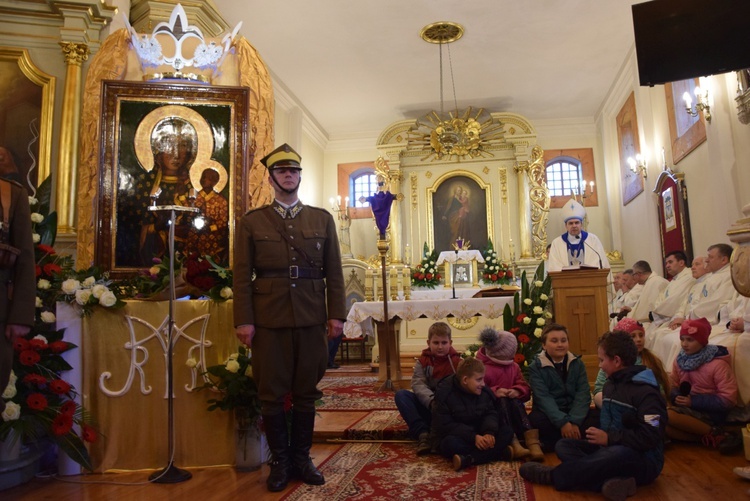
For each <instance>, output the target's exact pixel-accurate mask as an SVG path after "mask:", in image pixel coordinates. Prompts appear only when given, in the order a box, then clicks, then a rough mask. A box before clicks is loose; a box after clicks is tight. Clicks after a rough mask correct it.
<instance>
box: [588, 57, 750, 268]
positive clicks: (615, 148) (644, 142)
mask: <svg viewBox="0 0 750 501" xmlns="http://www.w3.org/2000/svg"><path fill="white" fill-rule="evenodd" d="M709 81H710V82H711V83H712V88H713V96H714V97H713V100H714V104H713V105H712V108H711V113H712V115H713V118H712V121H711V123H710V124H706V136H707V140H706V142H704V143H703V144H701V145H699V146H698V147H697V148H696V149H695V150H693V151H692V152H691V153H690V154H688V155H687V156H686V157H685V158H683V159H682V160H681V161H680V162H679V163H678V164H677V165H674V164H673V163H672V160H671V159H672V152H671V139H670V134H669V122H668V115H667V106H666V97H665V92H664V86H663V85H658V86H655V87H651V88H649V87H641V86H640V85H639V82H638V71H637V61H636V58H635V53H634V51H631V52H630V54H629V56H628V58H627V59H626V61H625V62H624V65H623V67H622V69H621V71H620V73H619V75H618V77H617V79H616V80H615V82H613V84H612V87H611V89H610V92H609V94H608V95H607V98H606V99H605V102H604V103H603V104H602V109H601V111H600V113H599V114H598V116H597V120H596V121H597V127H598V129H599V133H600V137H601V141H602V150H603V156H604V162H605V166H604V167H605V171H606V173H607V195H608V196H609V200H610V212H611V214H612V226H613V230H612V231H613V240H614V244H615V247H617V246H618V245H619V246H621V248H622V252H623V254H624V259H625V263H626V265H631V264H632V263H634V262H635V261H637V260H639V259H645V260H647V261H649V262H650V263H651V265H652V266H653V267H654V268H655V269H657V270H658V269H660V268H661V267H660V266H659V263H660V261H661V246H660V241H659V226H658V213H657V206H656V201H657V199H656V196H657V195H656V194H654V193H652V190H653V188H654V183H655V181H656V178H657V176H658V174H659V172H660V171H661V165H662V160H661V149H662V147H664V149H665V155H666V162H667V165H668V166H669V167H670V168H671V169H672V170H674V171H676V172H682V173H684V174H685V184H686V186H687V190H688V195H689V198H688V205H689V215H690V226H691V231H692V236H693V239H692V240H693V249H694V252H695V254H696V255H700V254H705V251H706V248H707V247H708V246H709V245H711V244H714V243H720V242H724V243H729V239H728V238H727V236H726V231H727V229H728V228H729V227H730V226H731V225H732V224H733V223H734V222H735V221H736V220H737V219H739V218H740V217H741V208H742V206H743V205H746V204H747V203H748V202H750V190H748V189H747V187H748V186H750V172H749V171H750V126H747V125H742V124H740V122H739V120H738V119H737V115H736V111H735V107H734V89H736V79H735V77H734V73H730V74H726V75H718V76H714V77H709ZM631 92H635V101H636V113H637V116H638V129H639V134H640V143H641V148H642V149H643V148H647V149H648V151H649V152H650V157H649V166H648V170H649V177H648V179H647V180H646V183H645V190H644V192H643V193H641V194H639V195H638V196H637V197H636V198H635V199H634V200H632V201H631V202H630V203H629V204H628V205H626V206H623V205H622V197H621V194H620V183H619V169H620V165H619V162H620V160H619V145H618V143H617V129H616V124H615V117H616V116H617V113H618V112H619V110H620V109H621V107H622V105H623V103H624V102H625V100H626V99H627V97H628V96H629V95H630V93H631Z"/></svg>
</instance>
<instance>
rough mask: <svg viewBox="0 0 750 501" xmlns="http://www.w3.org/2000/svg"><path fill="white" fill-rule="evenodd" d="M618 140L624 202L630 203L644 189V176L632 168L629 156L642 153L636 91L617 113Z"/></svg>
mask: <svg viewBox="0 0 750 501" xmlns="http://www.w3.org/2000/svg"><path fill="white" fill-rule="evenodd" d="M617 140H618V144H619V145H620V180H621V185H622V204H623V205H628V204H629V203H630V202H631V200H633V199H634V198H635V197H637V196H638V195H639V194H640V193H641V192H642V191H643V178H642V177H641V176H640V174H638V173H635V172H633V171H632V170H630V165H629V164H628V158H630V157H633V158H635V156H636V155H637V154H638V153H641V143H640V136H639V135H638V117H637V115H636V113H635V93H634V92H631V93H630V96H628V99H627V100H626V101H625V104H623V105H622V108H621V109H620V112H619V113H618V114H617Z"/></svg>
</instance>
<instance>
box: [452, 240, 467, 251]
mask: <svg viewBox="0 0 750 501" xmlns="http://www.w3.org/2000/svg"><path fill="white" fill-rule="evenodd" d="M469 247H471V242H469V241H468V240H464V239H463V238H461V237H458V238H457V239H456V242H455V243H454V244H453V250H456V251H462V250H469Z"/></svg>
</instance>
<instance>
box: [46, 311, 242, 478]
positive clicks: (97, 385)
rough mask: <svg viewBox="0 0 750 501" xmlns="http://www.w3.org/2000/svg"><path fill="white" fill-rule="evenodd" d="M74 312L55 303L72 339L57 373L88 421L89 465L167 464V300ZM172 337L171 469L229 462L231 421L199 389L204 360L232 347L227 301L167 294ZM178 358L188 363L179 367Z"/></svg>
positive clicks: (212, 360) (217, 359)
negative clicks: (91, 431) (93, 437)
mask: <svg viewBox="0 0 750 501" xmlns="http://www.w3.org/2000/svg"><path fill="white" fill-rule="evenodd" d="M126 303H127V304H126V306H125V307H123V308H121V309H117V310H111V309H105V308H98V309H97V310H96V311H95V312H94V313H93V314H92V315H91V316H89V317H84V318H81V317H80V316H79V315H78V312H77V311H76V310H74V309H73V308H72V307H71V306H70V305H68V304H67V303H58V304H57V327H58V328H64V329H65V340H66V341H69V342H72V343H74V344H76V345H78V349H76V350H70V351H69V352H67V353H66V354H65V355H68V354H70V356H71V357H75V359H70V358H68V359H67V360H68V362H69V363H70V365H72V366H73V370H72V371H68V372H66V373H64V377H65V379H66V380H68V381H70V382H72V383H73V384H74V385H75V387H76V388H77V389H78V390H79V392H80V394H81V396H82V403H83V405H84V406H85V407H86V409H87V410H88V411H89V412H90V413H91V415H92V417H93V418H94V419H95V427H96V428H97V430H99V432H100V437H99V440H98V441H97V442H95V443H93V444H91V446H90V449H89V450H90V453H91V459H92V463H93V464H94V468H95V470H96V471H107V470H113V469H114V470H137V469H144V468H162V467H164V466H166V465H167V462H168V460H169V458H168V441H167V439H168V435H167V398H166V397H167V390H166V388H167V383H166V374H167V364H166V360H167V356H166V342H167V341H166V332H167V326H168V323H167V319H168V312H169V302H168V301H127V302H126ZM174 319H175V330H174V334H173V346H174V349H173V353H174V357H173V374H174V385H173V395H174V423H175V458H174V461H175V464H176V465H177V466H179V467H194V466H212V465H231V464H233V463H234V444H235V440H234V424H233V423H234V418H233V415H232V413H231V412H225V411H221V410H217V411H213V412H209V411H208V410H207V408H208V404H207V403H206V401H207V400H208V399H210V398H215V396H216V395H215V394H212V393H211V392H210V391H208V390H203V391H196V388H197V387H199V386H201V385H202V384H203V383H202V379H201V376H200V373H201V372H203V371H204V370H205V369H204V368H205V367H208V366H211V365H216V364H219V363H223V362H224V361H225V360H226V359H227V358H228V357H229V355H230V354H231V353H233V352H236V351H237V347H238V341H237V338H236V337H235V335H234V321H233V316H232V301H231V300H230V301H227V302H225V303H216V302H213V301H207V300H192V301H175V303H174ZM188 360H192V361H194V362H195V363H196V364H197V365H193V364H192V362H191V363H190V364H189V365H188Z"/></svg>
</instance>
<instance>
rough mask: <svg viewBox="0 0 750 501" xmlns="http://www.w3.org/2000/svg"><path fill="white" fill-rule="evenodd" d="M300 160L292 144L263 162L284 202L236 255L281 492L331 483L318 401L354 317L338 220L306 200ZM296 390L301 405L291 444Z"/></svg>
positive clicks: (244, 229)
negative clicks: (334, 344)
mask: <svg viewBox="0 0 750 501" xmlns="http://www.w3.org/2000/svg"><path fill="white" fill-rule="evenodd" d="M300 161H301V158H300V156H299V155H298V154H297V153H296V152H295V151H294V150H293V149H292V148H291V147H290V146H289V145H287V144H284V145H282V146H280V147H279V148H277V149H275V150H274V151H272V152H271V153H269V154H268V155H267V156H266V157H264V158H263V159H262V160H261V162H262V163H263V165H265V166H266V167H267V168H268V172H269V175H268V180H269V183H271V185H272V186H273V189H274V192H275V200H274V202H273V203H272V204H270V205H267V206H265V207H261V208H259V209H255V210H251V211H249V212H248V213H247V214H245V215H244V216H243V218H242V219H241V220H240V223H239V225H238V227H237V237H236V242H235V253H234V255H235V266H234V324H235V326H236V334H237V338H238V339H239V340H240V342H242V343H244V344H246V345H248V346H250V347H251V348H252V354H253V357H252V363H253V376H254V377H255V378H256V381H257V383H258V393H259V397H260V400H261V413H262V415H263V422H264V425H265V429H266V437H267V439H268V445H269V448H270V450H271V455H272V456H273V458H272V461H271V462H270V463H269V464H270V465H271V473H270V475H269V477H268V479H267V481H266V485H267V487H268V490H269V491H272V492H275V491H281V490H283V489H284V488H286V486H287V484H288V482H289V480H290V478H291V477H292V476H296V477H298V478H300V479H301V480H302V481H304V482H305V483H308V484H313V485H322V484H324V483H325V479H324V478H323V475H322V474H321V473H320V472H319V471H318V469H317V468H316V467H315V466H314V465H313V463H312V460H311V459H310V456H309V454H310V447H311V446H312V436H313V427H314V422H315V401H316V400H318V399H319V398H321V397H322V393H321V392H320V391H319V390H318V389H317V384H318V382H319V381H320V380H321V379H322V378H323V375H324V374H325V371H326V366H327V363H328V344H327V339H326V338H327V337H328V338H329V339H330V338H335V337H339V336H341V335H342V333H343V321H344V319H345V318H346V308H345V300H344V296H345V294H344V274H343V271H342V267H341V255H340V250H339V242H338V238H337V237H336V224H335V222H334V220H333V217H332V216H331V215H330V214H329V213H328V212H326V211H325V210H323V209H319V208H317V207H311V206H307V205H303V204H302V203H301V202H300V201H299V199H298V198H297V190H298V188H299V184H300V179H301V170H302V167H301V166H300ZM253 273H254V274H255V280H253ZM326 331H327V336H326ZM287 395H291V400H292V405H293V408H292V409H293V411H292V427H291V443H290V440H289V437H288V432H287V417H286V414H285V411H284V400H285V398H286V397H287Z"/></svg>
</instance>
